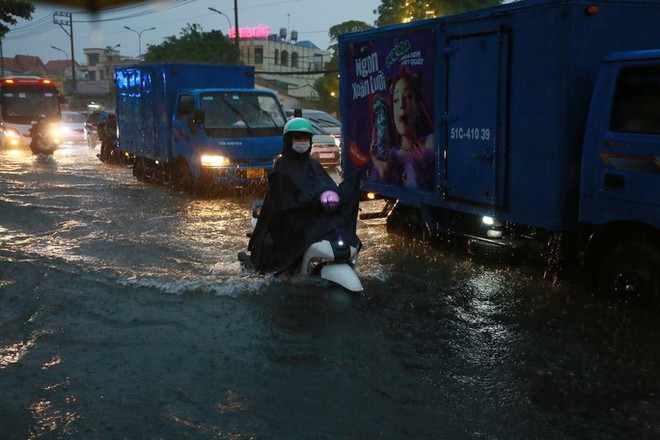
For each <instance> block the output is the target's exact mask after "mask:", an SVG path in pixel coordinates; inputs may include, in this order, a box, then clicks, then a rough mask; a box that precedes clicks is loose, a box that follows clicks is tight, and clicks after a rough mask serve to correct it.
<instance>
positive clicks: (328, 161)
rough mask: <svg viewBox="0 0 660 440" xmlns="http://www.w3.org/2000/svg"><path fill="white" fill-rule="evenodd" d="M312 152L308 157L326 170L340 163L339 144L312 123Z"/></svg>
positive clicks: (335, 139)
mask: <svg viewBox="0 0 660 440" xmlns="http://www.w3.org/2000/svg"><path fill="white" fill-rule="evenodd" d="M312 127H313V128H314V134H313V135H312V151H311V153H310V156H311V157H312V158H314V159H316V160H318V161H319V162H320V163H321V165H323V166H324V167H326V168H336V167H337V166H339V164H340V163H341V148H340V145H341V142H340V141H339V140H338V139H337V138H335V137H334V136H331V135H330V134H329V133H328V132H326V131H325V130H323V128H321V127H319V126H318V125H316V124H314V123H312Z"/></svg>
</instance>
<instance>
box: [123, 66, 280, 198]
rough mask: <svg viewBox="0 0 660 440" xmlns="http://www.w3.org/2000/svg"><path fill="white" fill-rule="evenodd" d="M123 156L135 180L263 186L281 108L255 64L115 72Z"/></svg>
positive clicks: (277, 149)
mask: <svg viewBox="0 0 660 440" xmlns="http://www.w3.org/2000/svg"><path fill="white" fill-rule="evenodd" d="M115 82H116V97H117V122H118V127H119V148H120V153H121V154H123V155H128V156H130V157H131V159H132V161H133V174H134V175H135V176H136V177H137V178H138V179H141V180H142V179H145V180H155V181H160V182H162V183H166V184H172V185H174V186H175V187H178V188H181V189H184V190H193V189H202V188H213V187H218V186H245V185H250V184H260V183H263V182H265V178H266V175H267V173H268V170H270V169H271V168H272V165H273V160H274V159H275V157H276V156H277V155H278V154H279V153H280V152H281V150H282V130H283V127H284V124H285V122H286V117H285V114H284V110H283V109H282V106H281V104H280V102H279V100H278V98H277V96H276V95H275V94H273V93H272V92H269V91H265V90H257V89H255V80H254V67H252V66H228V65H211V64H208V65H206V64H168V63H165V64H146V65H138V66H128V67H121V68H117V69H116V70H115Z"/></svg>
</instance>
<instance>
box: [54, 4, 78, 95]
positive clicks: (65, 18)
mask: <svg viewBox="0 0 660 440" xmlns="http://www.w3.org/2000/svg"><path fill="white" fill-rule="evenodd" d="M53 23H55V24H57V25H59V26H60V27H61V28H62V30H63V31H64V32H65V33H66V34H67V35H68V36H69V38H70V39H71V83H72V85H73V93H74V94H75V93H76V90H77V87H76V61H75V56H74V54H73V20H72V19H71V13H70V12H53ZM66 25H68V26H69V30H68V31H67V30H66V29H65V28H64V26H66Z"/></svg>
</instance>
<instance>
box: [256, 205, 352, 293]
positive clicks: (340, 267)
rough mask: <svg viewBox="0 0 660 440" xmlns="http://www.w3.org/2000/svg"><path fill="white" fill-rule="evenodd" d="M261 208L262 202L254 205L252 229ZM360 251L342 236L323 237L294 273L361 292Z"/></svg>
mask: <svg viewBox="0 0 660 440" xmlns="http://www.w3.org/2000/svg"><path fill="white" fill-rule="evenodd" d="M260 208H261V202H255V203H254V205H252V230H254V228H255V227H256V225H257V221H258V219H259V209H260ZM359 252H360V249H359V248H356V247H355V246H349V245H348V244H346V243H344V242H343V241H342V239H341V238H336V239H328V238H322V239H321V240H319V241H317V242H314V243H312V244H311V245H310V246H309V247H308V248H307V249H306V250H305V252H304V254H303V257H302V260H301V262H300V265H299V266H298V267H296V269H295V270H294V271H293V274H296V275H298V274H301V275H310V276H318V277H320V278H322V279H324V280H328V281H331V282H333V283H335V284H338V285H340V286H342V287H343V288H345V289H346V290H348V291H350V292H355V293H357V292H361V291H362V290H363V289H362V283H360V279H359V278H358V276H357V274H356V273H355V263H356V261H357V256H358V253H359ZM248 258H249V257H248Z"/></svg>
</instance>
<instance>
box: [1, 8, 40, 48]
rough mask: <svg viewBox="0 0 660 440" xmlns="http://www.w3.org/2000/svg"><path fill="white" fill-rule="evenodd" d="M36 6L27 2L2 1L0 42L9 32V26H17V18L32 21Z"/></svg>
mask: <svg viewBox="0 0 660 440" xmlns="http://www.w3.org/2000/svg"><path fill="white" fill-rule="evenodd" d="M33 12H34V5H33V4H32V3H30V2H28V1H25V0H0V40H1V39H2V38H3V37H4V36H5V35H6V34H7V32H9V25H15V24H16V17H20V18H24V19H26V20H31V19H32V13H33Z"/></svg>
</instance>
